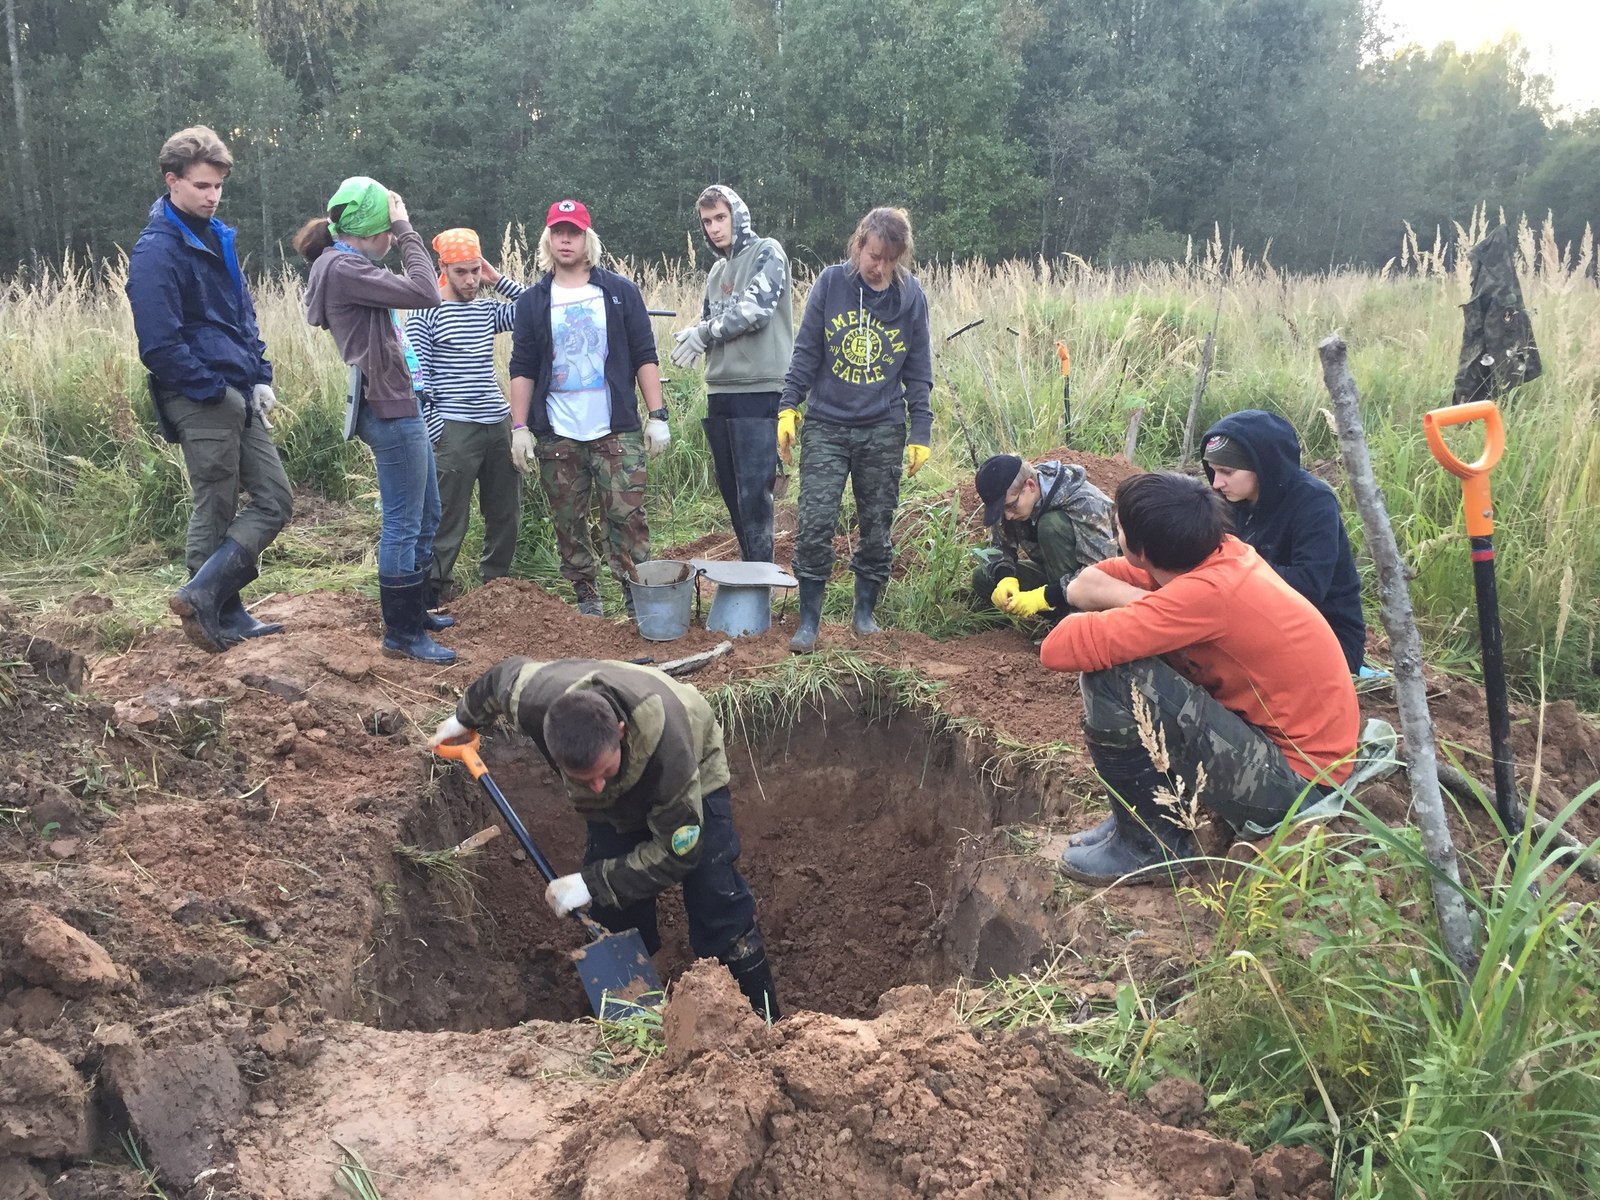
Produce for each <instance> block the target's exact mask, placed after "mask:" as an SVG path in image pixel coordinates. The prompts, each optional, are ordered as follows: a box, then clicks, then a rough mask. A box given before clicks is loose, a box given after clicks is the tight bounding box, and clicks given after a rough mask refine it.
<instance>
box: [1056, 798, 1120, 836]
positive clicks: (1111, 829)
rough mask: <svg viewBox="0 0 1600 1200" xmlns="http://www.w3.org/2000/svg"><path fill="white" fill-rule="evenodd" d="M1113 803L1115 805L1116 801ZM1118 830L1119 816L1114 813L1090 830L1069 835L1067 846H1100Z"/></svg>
mask: <svg viewBox="0 0 1600 1200" xmlns="http://www.w3.org/2000/svg"><path fill="white" fill-rule="evenodd" d="M1113 803H1115V801H1113ZM1116 829H1117V814H1116V813H1112V814H1111V815H1110V816H1108V817H1107V818H1106V819H1105V820H1104V821H1101V822H1100V824H1098V825H1094V826H1091V827H1090V828H1088V829H1080V830H1079V831H1078V832H1077V833H1074V834H1071V835H1069V836H1068V838H1067V845H1069V846H1098V845H1099V844H1100V843H1101V842H1103V841H1105V840H1106V839H1107V838H1108V837H1110V836H1111V835H1112V834H1113V833H1115V832H1116Z"/></svg>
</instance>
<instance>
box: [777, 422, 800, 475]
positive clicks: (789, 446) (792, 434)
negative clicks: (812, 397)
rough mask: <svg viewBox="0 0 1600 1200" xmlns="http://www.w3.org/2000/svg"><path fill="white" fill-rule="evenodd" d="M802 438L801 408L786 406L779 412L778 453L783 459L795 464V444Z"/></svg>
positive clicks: (792, 464) (791, 464)
mask: <svg viewBox="0 0 1600 1200" xmlns="http://www.w3.org/2000/svg"><path fill="white" fill-rule="evenodd" d="M799 438H800V410H799V409H797V408H785V409H781V410H780V411H779V412H778V453H779V454H780V455H782V457H783V461H784V462H786V463H788V464H789V465H790V466H791V467H792V466H794V444H795V442H797V441H798V440H799Z"/></svg>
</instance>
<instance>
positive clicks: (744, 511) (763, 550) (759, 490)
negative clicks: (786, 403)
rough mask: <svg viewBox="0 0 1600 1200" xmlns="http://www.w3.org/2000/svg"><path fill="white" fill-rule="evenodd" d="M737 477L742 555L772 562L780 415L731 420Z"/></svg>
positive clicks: (729, 430)
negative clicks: (769, 417) (773, 498)
mask: <svg viewBox="0 0 1600 1200" xmlns="http://www.w3.org/2000/svg"><path fill="white" fill-rule="evenodd" d="M728 440H729V442H730V443H731V444H732V446H733V469H734V479H735V483H736V485H737V487H738V492H739V525H740V527H741V530H742V532H741V533H740V536H739V557H740V558H742V559H744V560H745V562H771V561H772V485H773V480H774V479H775V478H776V477H777V474H778V422H777V419H776V418H773V419H770V420H769V419H768V418H766V417H735V418H732V419H730V420H729V421H728Z"/></svg>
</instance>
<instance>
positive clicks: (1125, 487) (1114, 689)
mask: <svg viewBox="0 0 1600 1200" xmlns="http://www.w3.org/2000/svg"><path fill="white" fill-rule="evenodd" d="M1114 515H1115V519H1116V531H1117V542H1118V545H1119V546H1120V547H1121V549H1122V554H1123V557H1121V558H1109V559H1106V560H1105V561H1104V562H1100V563H1096V564H1094V565H1093V566H1090V567H1088V568H1086V569H1085V570H1084V571H1083V572H1081V573H1080V574H1079V575H1078V576H1077V577H1076V578H1074V579H1073V580H1072V582H1071V583H1070V584H1069V585H1068V586H1067V588H1066V591H1065V595H1064V596H1057V597H1040V598H1039V599H1040V600H1041V602H1044V603H1047V604H1049V606H1050V607H1056V608H1058V610H1059V605H1058V604H1056V603H1053V602H1052V601H1059V600H1061V599H1065V600H1066V601H1067V602H1068V603H1069V604H1070V605H1071V613H1072V615H1070V616H1068V617H1067V618H1066V619H1064V620H1063V621H1062V622H1061V623H1060V624H1058V625H1057V626H1056V627H1055V629H1054V630H1053V631H1052V632H1051V634H1050V635H1049V636H1048V637H1047V638H1045V640H1044V645H1043V646H1042V647H1041V649H1040V651H1039V658H1040V661H1041V662H1043V663H1044V665H1045V666H1046V667H1049V668H1050V669H1051V670H1054V671H1081V672H1082V673H1083V674H1082V679H1081V681H1080V686H1081V687H1082V690H1083V710H1084V718H1083V724H1084V737H1085V741H1086V743H1087V745H1088V748H1089V755H1090V757H1091V758H1092V759H1093V760H1094V765H1095V768H1096V770H1097V771H1098V772H1099V774H1100V777H1101V778H1102V779H1103V780H1104V781H1105V782H1106V784H1107V785H1108V786H1109V787H1110V789H1111V791H1112V794H1113V799H1112V805H1111V816H1110V817H1108V818H1107V819H1106V820H1105V821H1103V822H1101V824H1100V825H1098V826H1096V827H1095V828H1094V829H1091V830H1087V831H1085V832H1083V833H1079V834H1075V835H1073V837H1072V838H1070V839H1069V840H1068V845H1067V849H1066V851H1065V852H1064V853H1063V854H1062V856H1061V865H1062V870H1063V871H1064V872H1065V873H1066V875H1067V876H1068V877H1069V878H1072V879H1075V880H1077V881H1078V882H1080V883H1086V884H1089V885H1091V886H1096V887H1102V886H1108V885H1110V884H1113V883H1116V882H1118V881H1119V880H1123V879H1130V880H1133V881H1136V882H1141V883H1143V882H1163V881H1170V880H1171V879H1172V878H1174V877H1175V876H1176V875H1179V874H1181V873H1182V868H1181V866H1178V865H1175V863H1174V860H1177V859H1183V858H1186V857H1189V856H1191V855H1193V854H1194V853H1195V850H1194V843H1193V840H1192V839H1191V837H1190V825H1191V824H1192V817H1193V804H1194V802H1195V801H1198V802H1199V803H1201V804H1204V805H1205V806H1206V807H1207V808H1208V809H1210V810H1211V811H1212V812H1213V813H1214V814H1215V815H1216V816H1218V817H1220V818H1221V819H1222V820H1224V821H1226V822H1227V823H1228V824H1230V825H1232V826H1234V827H1235V828H1237V827H1239V826H1241V825H1243V824H1244V823H1245V822H1246V821H1254V822H1255V823H1256V824H1257V825H1262V826H1267V825H1273V824H1276V823H1277V822H1279V821H1281V820H1282V819H1283V817H1284V816H1285V815H1286V814H1287V813H1288V812H1289V810H1290V808H1292V807H1293V806H1294V804H1295V802H1296V801H1297V800H1299V799H1300V797H1301V796H1302V795H1304V794H1305V793H1306V791H1307V789H1310V790H1311V793H1312V794H1311V795H1310V796H1308V797H1307V803H1310V802H1312V801H1314V800H1316V799H1318V798H1320V797H1321V796H1322V795H1323V794H1324V793H1325V792H1327V791H1329V790H1332V789H1333V788H1334V787H1336V786H1337V785H1338V784H1341V783H1343V782H1344V781H1345V779H1347V778H1348V777H1349V775H1350V771H1351V765H1352V759H1353V757H1354V753H1355V748H1356V741H1357V738H1358V735H1359V726H1360V714H1359V712H1358V710H1357V707H1356V694H1355V688H1354V686H1353V685H1352V683H1351V682H1350V672H1349V670H1348V668H1347V667H1346V665H1345V660H1344V653H1343V651H1342V650H1341V649H1340V648H1339V641H1338V639H1337V638H1336V637H1335V636H1334V634H1333V631H1332V630H1331V629H1330V628H1329V627H1328V622H1327V621H1326V620H1324V619H1323V617H1322V614H1320V613H1319V612H1317V610H1316V608H1314V607H1313V606H1312V604H1311V602H1310V601H1308V600H1307V599H1306V598H1305V597H1304V596H1301V595H1300V594H1299V593H1298V592H1296V591H1295V590H1294V589H1293V588H1291V587H1290V586H1289V585H1288V584H1286V583H1285V582H1284V581H1283V579H1282V578H1281V577H1280V576H1279V575H1278V573H1277V572H1276V571H1274V570H1273V569H1272V567H1271V566H1270V565H1269V564H1268V563H1267V562H1266V560H1264V559H1263V558H1261V557H1260V555H1258V554H1257V553H1256V552H1255V551H1254V550H1253V549H1251V547H1250V546H1248V545H1246V544H1245V543H1244V542H1242V541H1240V540H1239V539H1238V538H1236V537H1234V536H1233V535H1232V534H1230V533H1228V532H1227V529H1228V515H1227V505H1226V503H1225V502H1224V501H1223V500H1222V498H1221V497H1220V496H1219V495H1218V494H1217V493H1216V492H1214V491H1212V489H1211V488H1209V487H1208V486H1206V483H1205V481H1204V480H1199V479H1193V478H1190V477H1189V476H1186V475H1176V474H1172V473H1168V472H1157V473H1152V474H1147V475H1135V476H1132V477H1131V478H1129V479H1126V480H1124V481H1123V483H1122V485H1121V486H1120V487H1119V488H1118V489H1117V495H1116V507H1115V514H1114ZM1041 590H1048V589H1041ZM1031 597H1032V593H1023V594H1022V596H1019V597H1018V600H1019V601H1024V602H1026V601H1029V600H1030V599H1031ZM1141 722H1142V723H1143V724H1145V725H1146V727H1147V730H1148V732H1147V733H1146V734H1145V736H1144V737H1141V735H1140V729H1139V726H1140V724H1141ZM1152 741H1155V742H1164V744H1165V751H1164V754H1162V755H1156V756H1154V757H1164V758H1165V759H1166V760H1167V761H1166V762H1165V763H1164V764H1158V763H1157V762H1156V761H1154V757H1153V756H1152V753H1151V749H1149V748H1147V745H1146V743H1147V742H1152Z"/></svg>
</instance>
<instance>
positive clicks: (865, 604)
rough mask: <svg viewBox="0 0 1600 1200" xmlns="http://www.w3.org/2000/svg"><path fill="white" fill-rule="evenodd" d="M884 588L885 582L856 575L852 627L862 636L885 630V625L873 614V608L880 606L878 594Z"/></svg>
mask: <svg viewBox="0 0 1600 1200" xmlns="http://www.w3.org/2000/svg"><path fill="white" fill-rule="evenodd" d="M882 590H883V584H881V583H878V582H877V581H876V580H872V579H863V578H861V576H859V575H857V576H856V606H855V611H854V612H852V613H851V614H850V628H851V629H854V630H855V631H856V633H857V635H858V636H860V637H867V636H868V635H870V634H874V633H882V632H883V626H882V625H879V624H878V622H877V620H876V618H874V617H873V615H872V610H873V609H875V608H877V607H878V594H879V593H880V592H881V591H882Z"/></svg>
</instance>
